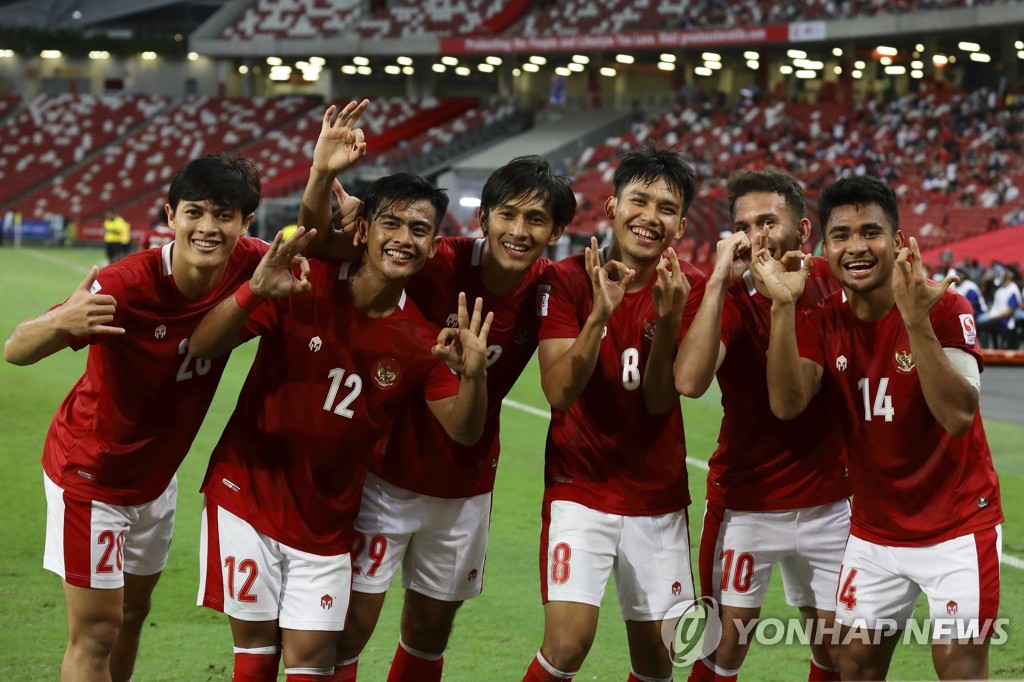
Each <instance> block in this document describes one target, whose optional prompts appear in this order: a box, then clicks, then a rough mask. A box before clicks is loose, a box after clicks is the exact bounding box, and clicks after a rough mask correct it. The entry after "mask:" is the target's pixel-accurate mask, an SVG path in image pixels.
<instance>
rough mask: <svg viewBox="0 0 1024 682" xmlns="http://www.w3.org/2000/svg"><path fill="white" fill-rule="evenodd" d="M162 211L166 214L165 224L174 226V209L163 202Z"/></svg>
mask: <svg viewBox="0 0 1024 682" xmlns="http://www.w3.org/2000/svg"><path fill="white" fill-rule="evenodd" d="M164 213H166V214H167V226H168V227H171V228H173V227H174V209H173V208H171V205H170V204H164Z"/></svg>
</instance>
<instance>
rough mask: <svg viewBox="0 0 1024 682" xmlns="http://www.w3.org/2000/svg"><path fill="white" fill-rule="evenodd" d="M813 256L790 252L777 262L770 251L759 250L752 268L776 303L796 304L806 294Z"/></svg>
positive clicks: (755, 254) (753, 260) (751, 265)
mask: <svg viewBox="0 0 1024 682" xmlns="http://www.w3.org/2000/svg"><path fill="white" fill-rule="evenodd" d="M811 258H812V257H811V256H810V254H806V253H803V252H801V251H788V252H786V253H785V254H783V256H782V259H781V260H775V259H774V258H772V257H771V254H770V253H768V249H764V248H762V249H758V250H757V251H756V252H755V253H754V257H753V259H752V260H751V262H750V268H751V270H753V271H754V272H755V273H756V274H757V276H758V277H760V279H761V281H762V282H763V283H764V286H765V289H766V290H767V291H768V295H769V296H771V299H772V301H773V302H775V303H796V302H797V301H798V300H799V299H800V297H801V296H802V295H803V293H804V286H805V285H806V284H807V278H808V276H810V274H811Z"/></svg>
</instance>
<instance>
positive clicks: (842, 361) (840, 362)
mask: <svg viewBox="0 0 1024 682" xmlns="http://www.w3.org/2000/svg"><path fill="white" fill-rule="evenodd" d="M848 365H849V363H848V362H847V360H846V356H845V355H840V356H839V357H838V358H836V371H837V372H845V371H846V368H847V366H848Z"/></svg>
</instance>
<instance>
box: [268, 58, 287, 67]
mask: <svg viewBox="0 0 1024 682" xmlns="http://www.w3.org/2000/svg"><path fill="white" fill-rule="evenodd" d="M281 64H284V61H283V60H282V59H281V58H280V57H267V65H269V66H281Z"/></svg>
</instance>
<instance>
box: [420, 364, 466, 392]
mask: <svg viewBox="0 0 1024 682" xmlns="http://www.w3.org/2000/svg"><path fill="white" fill-rule="evenodd" d="M458 392H459V377H458V375H456V374H455V372H453V371H452V369H451V367H449V366H448V365H446V364H444V363H443V362H440V361H438V362H437V363H436V364H435V365H434V367H433V368H432V369H431V370H430V372H429V373H428V374H427V379H426V381H425V382H424V384H423V397H424V398H426V399H427V400H444V399H445V398H450V397H452V396H453V395H455V394H456V393H458Z"/></svg>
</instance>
